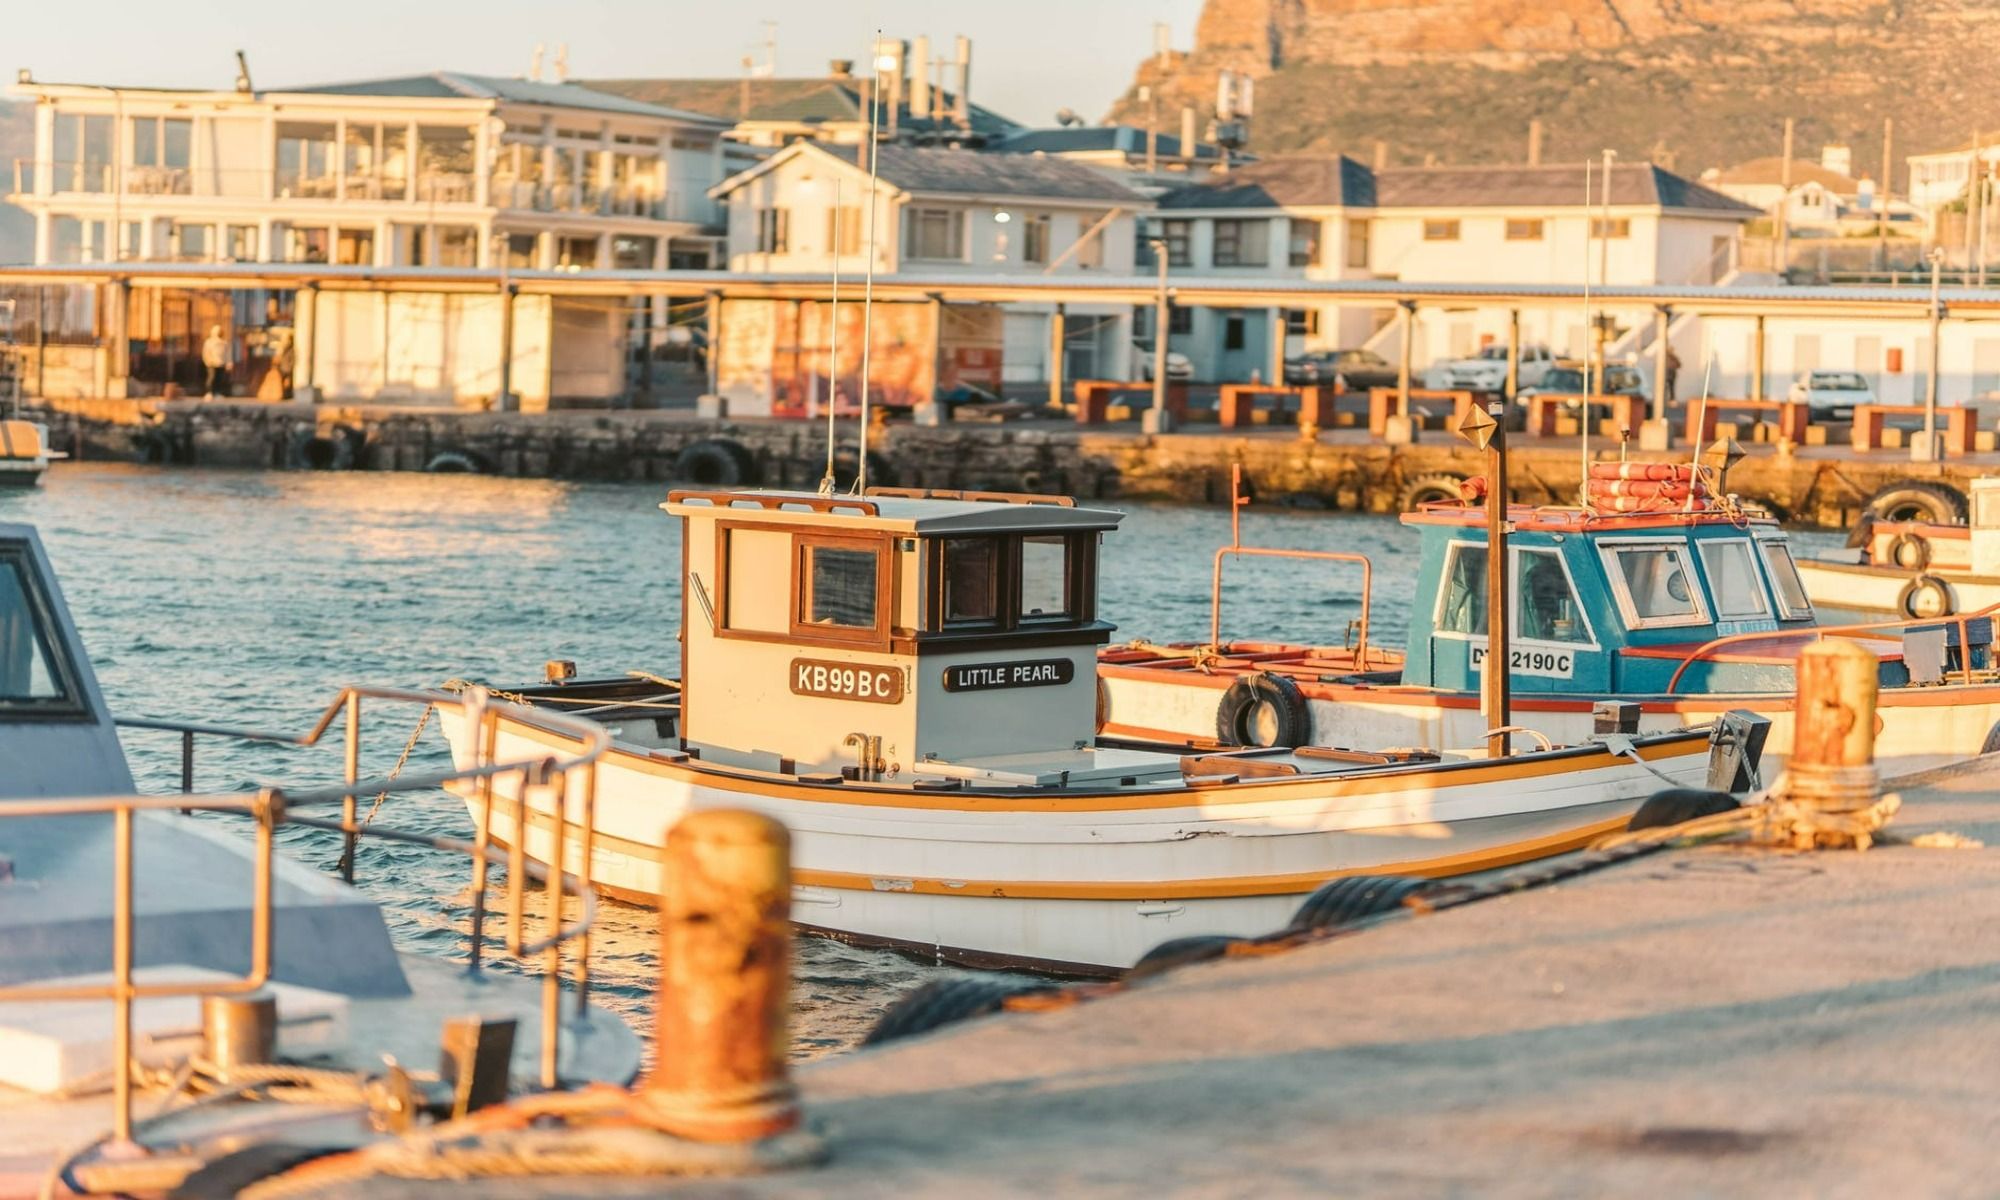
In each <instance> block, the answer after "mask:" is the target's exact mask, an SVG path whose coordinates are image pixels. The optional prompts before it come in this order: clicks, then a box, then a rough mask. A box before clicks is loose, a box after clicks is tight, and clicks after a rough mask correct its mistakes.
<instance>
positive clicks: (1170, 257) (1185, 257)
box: [1160, 221, 1194, 267]
mask: <svg viewBox="0 0 2000 1200" xmlns="http://www.w3.org/2000/svg"><path fill="white" fill-rule="evenodd" d="M1160 230H1161V233H1160V236H1161V237H1163V238H1165V239H1166V240H1167V265H1168V266H1170V267H1191V266H1193V265H1194V222H1193V221H1165V222H1162V223H1161V225H1160Z"/></svg>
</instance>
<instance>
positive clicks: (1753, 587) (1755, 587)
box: [1701, 538, 1769, 617]
mask: <svg viewBox="0 0 2000 1200" xmlns="http://www.w3.org/2000/svg"><path fill="white" fill-rule="evenodd" d="M1701 567H1702V570H1703V571H1705V572H1706V573H1707V574H1708V590H1709V593H1710V594H1711V595H1713V596H1714V597H1715V615H1716V616H1717V617H1761V616H1765V615H1767V614H1768V612H1769V609H1768V608H1766V607H1765V604H1764V586H1763V584H1762V583H1761V582H1760V581H1759V580H1758V578H1757V560H1756V559H1755V558H1753V557H1751V554H1750V542H1749V540H1748V539H1746V538H1731V539H1729V540H1727V541H1709V542H1703V543H1702V546H1701Z"/></svg>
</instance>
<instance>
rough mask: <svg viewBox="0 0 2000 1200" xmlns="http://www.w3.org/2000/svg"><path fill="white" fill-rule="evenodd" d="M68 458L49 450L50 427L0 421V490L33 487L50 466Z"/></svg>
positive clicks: (5, 419) (31, 423) (58, 451)
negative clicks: (60, 459) (3, 488)
mask: <svg viewBox="0 0 2000 1200" xmlns="http://www.w3.org/2000/svg"><path fill="white" fill-rule="evenodd" d="M68 457H69V455H67V454H65V453H63V452H62V451H60V450H51V449H49V428H48V426H46V425H43V424H41V423H39V422H36V421H23V420H20V419H18V418H14V417H6V418H0V487H33V486H34V485H35V484H36V483H38V482H40V480H41V478H42V472H44V471H46V470H48V469H49V464H50V463H52V462H54V461H55V460H57V459H59V458H68Z"/></svg>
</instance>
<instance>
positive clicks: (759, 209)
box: [714, 140, 1151, 407]
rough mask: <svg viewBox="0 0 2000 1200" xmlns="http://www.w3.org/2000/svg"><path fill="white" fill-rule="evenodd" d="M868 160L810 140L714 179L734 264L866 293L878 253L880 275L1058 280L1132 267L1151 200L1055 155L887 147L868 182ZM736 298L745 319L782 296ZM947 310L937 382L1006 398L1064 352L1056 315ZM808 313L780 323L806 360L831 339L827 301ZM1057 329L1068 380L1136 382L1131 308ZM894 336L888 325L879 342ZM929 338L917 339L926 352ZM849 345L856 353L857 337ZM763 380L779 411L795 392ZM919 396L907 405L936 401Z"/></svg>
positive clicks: (1015, 307) (1044, 309) (761, 387)
mask: <svg viewBox="0 0 2000 1200" xmlns="http://www.w3.org/2000/svg"><path fill="white" fill-rule="evenodd" d="M863 150H864V148H863V147H859V146H857V147H853V148H841V147H836V146H831V145H828V144H826V143H824V142H819V141H812V140H802V141H798V142H794V143H793V144H792V145H790V146H787V147H785V148H784V149H783V150H780V151H778V152H777V153H775V154H773V155H772V156H771V157H769V158H767V159H765V160H764V161H762V162H760V163H759V164H757V165H756V166H755V167H753V168H751V169H749V170H746V171H743V172H741V173H739V174H737V175H734V176H731V177H730V178H729V179H727V180H724V181H723V182H722V183H721V184H719V185H717V187H716V189H715V192H714V195H715V198H716V200H717V201H718V202H719V203H720V204H721V205H722V206H723V207H724V209H725V211H726V218H727V225H728V235H727V240H726V246H727V257H726V260H725V261H726V264H727V266H728V268H729V269H730V270H731V271H734V272H739V273H745V274H828V273H831V272H833V271H834V270H836V269H838V270H839V271H840V273H842V274H843V275H845V276H846V277H847V278H848V279H849V280H850V281H851V286H853V287H855V288H856V291H855V292H854V293H852V294H853V295H854V296H855V297H856V298H858V296H859V291H858V289H859V285H860V283H861V278H862V276H863V274H864V273H865V272H866V271H867V270H868V269H869V266H870V263H869V247H870V246H871V245H872V247H873V251H874V256H873V257H874V261H873V269H874V272H875V274H876V275H877V276H878V277H884V278H892V277H894V278H899V277H904V276H911V275H915V276H924V277H963V278H966V279H968V280H970V279H974V278H991V277H996V276H1000V277H1004V276H1008V275H1013V276H1021V277H1036V278H1040V277H1052V278H1058V279H1060V278H1063V277H1083V276H1090V275H1102V276H1110V277H1119V276H1128V275H1130V274H1132V272H1133V270H1134V262H1133V253H1134V244H1135V236H1134V231H1135V229H1136V228H1137V220H1138V216H1139V214H1140V213H1141V212H1143V211H1144V210H1145V209H1147V208H1148V207H1150V203H1151V202H1150V201H1148V200H1147V199H1146V198H1145V197H1144V196H1143V195H1141V194H1140V193H1138V192H1137V191H1134V190H1133V189H1132V188H1129V187H1127V186H1126V185H1125V184H1123V183H1121V182H1119V181H1118V180H1117V179H1116V178H1114V177H1113V176H1111V175H1109V174H1107V173H1106V172H1104V171H1101V170H1099V169H1097V168H1094V167H1090V166H1086V165H1083V164H1081V163H1076V162H1072V161H1069V160H1067V159H1063V158H1056V157H1049V156H1046V155H1036V154H995V153H989V152H981V151H974V150H965V149H950V148H944V147H931V146H910V145H903V144H899V143H893V142H885V143H883V144H882V145H881V146H880V148H879V150H878V152H877V155H876V159H875V162H874V170H875V179H874V181H873V183H872V184H871V181H870V177H869V164H868V162H867V160H866V156H865V154H864V153H863ZM871 188H872V193H871ZM871 195H872V202H871ZM871 213H872V214H873V222H874V223H873V236H872V238H871V237H870V236H869V232H868V231H869V229H870V226H869V224H868V222H869V220H870V214H871ZM729 303H731V304H732V305H733V306H736V307H738V308H739V310H740V311H742V312H744V313H746V314H747V313H748V312H750V311H751V310H752V309H756V308H758V307H759V306H760V305H761V306H763V307H770V306H772V305H775V304H778V303H779V302H757V301H749V300H741V301H731V302H729ZM855 307H856V309H857V311H858V308H859V306H858V305H856V306H855ZM880 307H881V306H878V322H879V321H880V320H881V318H882V314H881V313H880V312H879V309H880ZM944 307H947V308H949V309H950V310H952V311H951V312H950V313H948V314H944V315H943V316H942V319H943V320H944V321H945V322H946V323H947V325H950V324H952V323H955V324H956V325H957V326H958V327H959V328H960V336H959V337H957V338H954V337H953V336H951V330H950V329H949V328H946V329H944V330H943V331H942V332H943V335H944V336H943V343H942V354H943V357H944V361H943V362H942V363H941V364H940V372H939V375H938V379H937V382H938V383H939V384H941V385H944V386H950V385H952V384H954V383H958V382H965V383H977V384H980V385H982V386H985V387H988V388H997V387H998V385H1000V384H1002V383H1006V382H1031V381H1035V380H1040V379H1044V378H1047V372H1048V368H1049V365H1050V355H1051V353H1052V347H1053V345H1054V340H1053V339H1054V334H1053V332H1052V329H1051V321H1052V319H1054V314H1053V312H1052V310H1051V309H1050V307H1049V306H1048V305H1046V304H1006V305H948V306H944ZM798 308H799V311H800V313H801V314H803V315H801V316H799V317H798V318H790V317H787V318H783V319H782V320H785V321H789V320H793V319H798V320H802V321H804V322H805V324H804V325H802V326H800V327H799V328H800V330H802V332H800V333H799V335H798V336H800V337H802V338H804V339H805V340H804V341H803V342H802V343H801V345H802V347H803V348H802V349H801V350H800V352H799V353H800V354H801V355H802V356H803V357H804V359H805V361H807V362H808V363H810V362H813V361H817V360H818V359H819V358H820V357H822V351H821V350H815V349H814V348H813V347H815V346H822V345H823V341H821V340H816V339H824V338H825V337H826V334H825V333H823V332H820V331H821V330H827V331H830V330H831V322H830V321H823V320H821V319H820V318H819V317H817V316H814V315H810V314H812V313H816V311H817V306H816V305H813V304H811V303H802V304H801V305H799V306H798ZM892 319H893V318H892ZM1062 320H1063V346H1064V354H1065V356H1066V366H1067V369H1066V370H1065V372H1064V374H1065V375H1066V376H1067V377H1071V378H1084V377H1104V378H1124V377H1126V373H1127V372H1128V371H1130V370H1131V369H1132V344H1131V343H1132V329H1131V320H1132V318H1131V310H1130V309H1129V308H1127V307H1125V306H1121V305H1107V304H1089V303H1076V304H1070V305H1067V306H1066V307H1065V309H1064V311H1063V317H1062ZM724 323H725V325H727V324H729V323H730V322H729V321H728V320H725V322H724ZM886 327H890V326H882V327H878V335H879V334H880V331H881V328H886ZM929 336H931V335H930V334H929V333H926V334H923V335H922V337H920V339H919V340H922V341H924V342H925V344H928V338H929ZM851 344H852V345H853V346H854V347H855V348H856V349H857V351H858V347H859V342H858V340H856V341H854V342H852V343H851ZM725 353H727V351H725ZM842 374H843V375H845V374H846V371H845V369H844V368H843V371H842ZM724 382H725V384H727V382H728V381H727V380H725V381H724ZM767 382H768V381H766V380H764V379H763V377H762V376H761V375H760V376H759V378H758V382H757V383H756V386H755V387H754V388H753V389H752V390H753V391H756V392H758V393H759V394H771V395H774V396H776V399H775V401H774V402H775V403H778V404H779V405H780V406H781V407H782V406H783V403H784V401H783V393H784V392H785V388H784V386H783V385H782V384H780V385H777V386H776V391H775V392H772V391H771V390H770V388H769V387H768V386H767ZM843 386H845V385H843ZM922 390H923V389H921V388H919V389H916V391H915V392H913V393H912V394H911V396H910V401H911V402H913V403H914V402H921V401H922V400H924V399H927V397H926V396H924V395H922V394H921V393H922ZM848 394H852V393H848Z"/></svg>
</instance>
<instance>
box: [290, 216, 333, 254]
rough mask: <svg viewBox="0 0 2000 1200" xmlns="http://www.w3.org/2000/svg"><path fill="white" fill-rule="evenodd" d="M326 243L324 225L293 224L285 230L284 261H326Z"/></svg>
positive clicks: (327, 239) (327, 243)
mask: <svg viewBox="0 0 2000 1200" xmlns="http://www.w3.org/2000/svg"><path fill="white" fill-rule="evenodd" d="M328 245H329V238H328V236H327V230H326V227H325V226H324V225H318V226H311V225H308V226H300V225H293V226H291V227H289V228H287V229H286V230H285V261H286V262H295V263H323V262H325V261H327V249H328Z"/></svg>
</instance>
